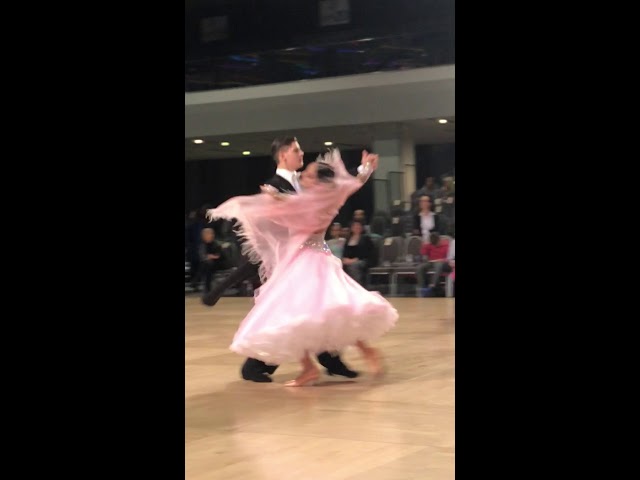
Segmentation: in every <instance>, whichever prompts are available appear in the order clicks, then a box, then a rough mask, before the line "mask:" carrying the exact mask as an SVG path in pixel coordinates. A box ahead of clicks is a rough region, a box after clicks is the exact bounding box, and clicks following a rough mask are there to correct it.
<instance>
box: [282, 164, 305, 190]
mask: <svg viewBox="0 0 640 480" xmlns="http://www.w3.org/2000/svg"><path fill="white" fill-rule="evenodd" d="M276 175H280V176H281V177H282V178H284V179H285V180H286V181H287V182H289V183H290V184H291V185H293V187H294V188H295V187H296V184H295V183H294V182H293V177H294V176H295V177H296V178H298V176H299V175H300V174H299V173H298V172H291V171H289V170H287V169H285V168H278V169H276Z"/></svg>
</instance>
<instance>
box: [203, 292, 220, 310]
mask: <svg viewBox="0 0 640 480" xmlns="http://www.w3.org/2000/svg"><path fill="white" fill-rule="evenodd" d="M223 293H224V290H221V289H216V288H214V289H213V290H211V291H210V292H207V293H205V294H204V295H203V296H202V303H204V304H205V305H207V306H209V307H213V306H214V305H215V304H216V303H218V300H220V298H221V297H222V294H223Z"/></svg>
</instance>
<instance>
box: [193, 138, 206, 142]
mask: <svg viewBox="0 0 640 480" xmlns="http://www.w3.org/2000/svg"><path fill="white" fill-rule="evenodd" d="M193 143H204V140H200V139H199V138H196V139H195V140H194V141H193Z"/></svg>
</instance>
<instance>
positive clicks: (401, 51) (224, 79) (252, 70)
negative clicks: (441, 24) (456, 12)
mask: <svg viewBox="0 0 640 480" xmlns="http://www.w3.org/2000/svg"><path fill="white" fill-rule="evenodd" d="M454 63H455V47H454V41H453V38H452V37H451V35H449V34H434V33H410V34H402V35H393V36H385V37H378V38H362V39H359V40H353V41H348V42H342V43H336V44H330V45H318V44H316V45H305V46H301V47H294V48H287V49H284V50H272V51H265V52H254V53H247V54H243V55H229V56H224V57H217V58H205V59H200V60H191V61H187V62H186V63H185V91H186V92H195V91H203V90H217V89H222V88H235V87H246V86H255V85H266V84H272V83H281V82H290V81H296V80H309V79H315V78H327V77H337V76H344V75H354V74H359V73H370V72H380V71H395V70H407V69H413V68H422V67H430V66H437V65H449V64H454Z"/></svg>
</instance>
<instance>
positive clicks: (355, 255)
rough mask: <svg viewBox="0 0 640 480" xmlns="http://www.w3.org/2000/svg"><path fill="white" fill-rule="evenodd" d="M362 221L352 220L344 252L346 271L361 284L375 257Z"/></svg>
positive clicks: (371, 243)
mask: <svg viewBox="0 0 640 480" xmlns="http://www.w3.org/2000/svg"><path fill="white" fill-rule="evenodd" d="M363 230H364V227H363V225H362V223H360V222H359V221H357V220H354V221H352V222H351V234H350V235H349V238H348V239H347V243H346V245H345V246H344V251H343V254H342V265H343V268H344V271H345V272H347V274H348V275H349V276H350V277H351V278H353V279H354V280H355V281H356V282H358V283H359V284H360V285H362V286H365V285H364V280H365V274H366V272H367V269H368V268H369V267H371V266H372V265H371V262H372V260H373V258H374V246H373V242H372V241H371V238H369V235H367V234H366V233H364V231H363Z"/></svg>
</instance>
